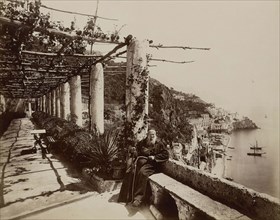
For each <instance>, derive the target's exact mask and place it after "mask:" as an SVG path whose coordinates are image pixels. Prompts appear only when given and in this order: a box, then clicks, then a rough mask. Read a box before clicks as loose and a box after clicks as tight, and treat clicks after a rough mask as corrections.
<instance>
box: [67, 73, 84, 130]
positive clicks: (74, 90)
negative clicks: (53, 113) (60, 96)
mask: <svg viewBox="0 0 280 220" xmlns="http://www.w3.org/2000/svg"><path fill="white" fill-rule="evenodd" d="M82 109H83V106H82V87H81V76H79V75H78V76H73V77H72V78H71V80H70V112H71V121H73V122H75V123H76V124H77V125H79V126H82V123H83V122H82Z"/></svg>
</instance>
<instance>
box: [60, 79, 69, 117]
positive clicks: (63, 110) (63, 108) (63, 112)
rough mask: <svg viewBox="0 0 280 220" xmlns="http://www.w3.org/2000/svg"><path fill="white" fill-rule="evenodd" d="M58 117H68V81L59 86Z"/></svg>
mask: <svg viewBox="0 0 280 220" xmlns="http://www.w3.org/2000/svg"><path fill="white" fill-rule="evenodd" d="M60 117H61V118H63V119H65V120H69V119H70V85H69V83H68V82H66V83H63V84H62V85H61V86H60Z"/></svg>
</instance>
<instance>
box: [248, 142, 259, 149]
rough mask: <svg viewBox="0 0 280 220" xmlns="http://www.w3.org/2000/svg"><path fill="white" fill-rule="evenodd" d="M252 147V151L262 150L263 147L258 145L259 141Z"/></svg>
mask: <svg viewBox="0 0 280 220" xmlns="http://www.w3.org/2000/svg"><path fill="white" fill-rule="evenodd" d="M251 146H252V147H250V149H251V150H261V149H262V147H260V146H259V145H258V141H256V144H255V145H254V146H253V145H251Z"/></svg>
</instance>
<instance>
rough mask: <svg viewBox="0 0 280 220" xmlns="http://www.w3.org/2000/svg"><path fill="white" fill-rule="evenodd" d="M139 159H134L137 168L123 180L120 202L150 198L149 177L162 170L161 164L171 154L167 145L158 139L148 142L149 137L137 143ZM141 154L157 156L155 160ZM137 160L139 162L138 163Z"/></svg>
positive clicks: (143, 200) (144, 200) (142, 200)
mask: <svg viewBox="0 0 280 220" xmlns="http://www.w3.org/2000/svg"><path fill="white" fill-rule="evenodd" d="M137 156H138V159H137V160H135V161H134V165H137V166H136V169H135V167H134V169H131V171H130V172H128V173H127V174H126V176H125V178H124V180H123V184H122V187H121V190H120V194H119V199H118V202H125V203H129V202H133V201H132V200H135V199H137V200H139V201H141V202H146V201H147V200H148V199H149V196H150V192H149V186H148V178H149V176H150V175H152V174H154V173H157V172H159V171H160V165H161V164H162V163H163V162H165V161H167V160H168V158H169V154H168V151H167V149H166V148H165V146H164V145H163V144H162V143H161V142H159V141H156V143H155V144H150V146H149V144H148V142H147V139H144V140H142V141H140V142H139V144H138V145H137ZM140 156H144V157H148V156H155V160H149V159H147V158H141V157H140ZM136 162H137V164H136ZM134 171H135V180H134V184H133V177H134Z"/></svg>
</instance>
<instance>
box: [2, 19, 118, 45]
mask: <svg viewBox="0 0 280 220" xmlns="http://www.w3.org/2000/svg"><path fill="white" fill-rule="evenodd" d="M0 23H2V24H8V25H12V26H17V27H18V26H21V27H24V28H32V27H31V26H28V25H25V24H23V23H22V22H20V21H16V20H11V19H9V18H6V17H2V16H0ZM34 30H35V31H47V32H49V33H52V34H54V35H58V36H63V37H66V38H69V39H73V40H74V39H83V40H87V41H92V42H98V43H110V44H121V43H119V42H112V41H106V40H101V39H97V38H93V37H85V36H79V35H76V34H71V33H67V32H64V31H60V30H56V29H54V28H42V27H39V26H37V27H35V28H34Z"/></svg>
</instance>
